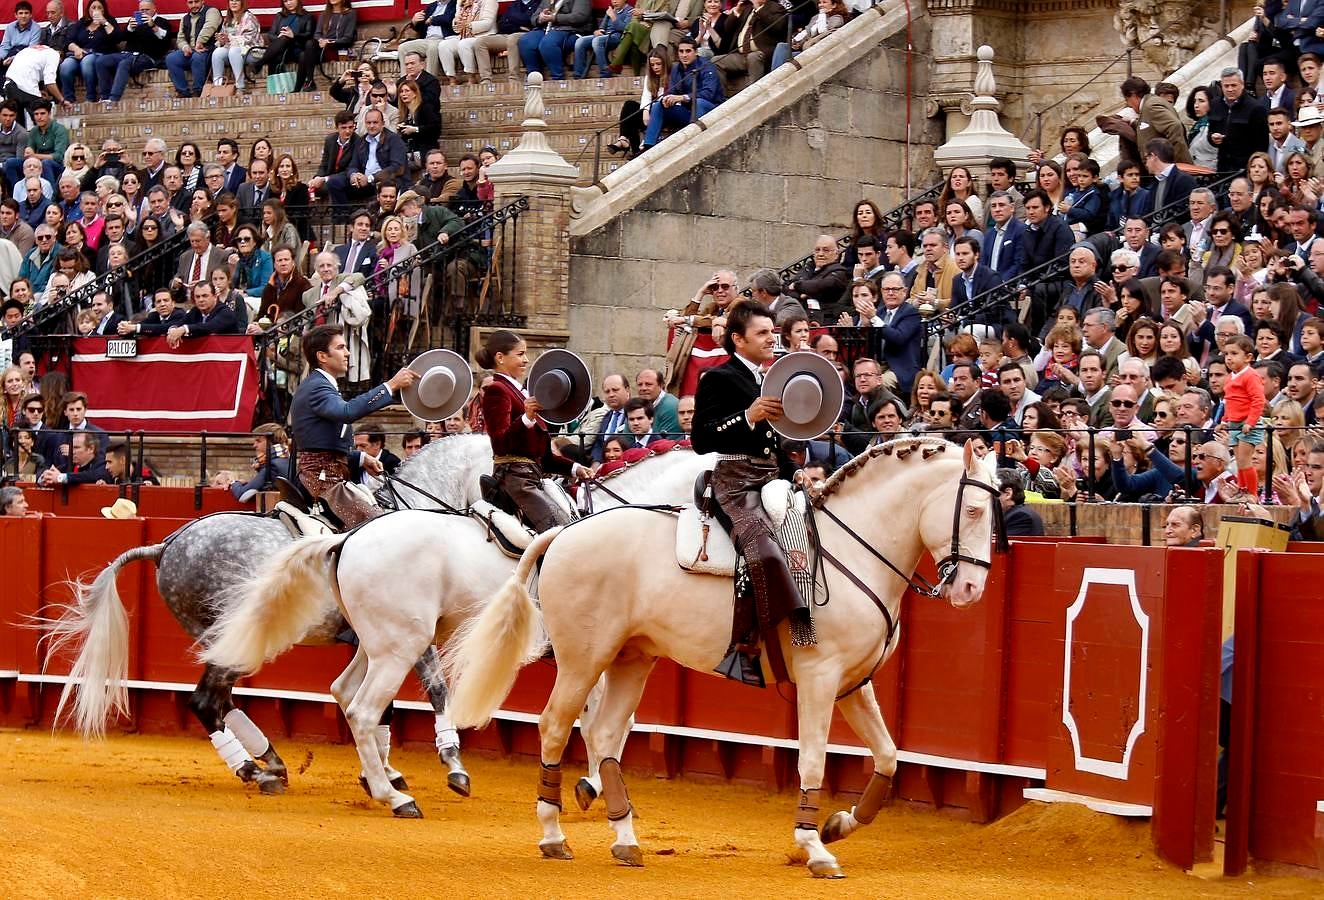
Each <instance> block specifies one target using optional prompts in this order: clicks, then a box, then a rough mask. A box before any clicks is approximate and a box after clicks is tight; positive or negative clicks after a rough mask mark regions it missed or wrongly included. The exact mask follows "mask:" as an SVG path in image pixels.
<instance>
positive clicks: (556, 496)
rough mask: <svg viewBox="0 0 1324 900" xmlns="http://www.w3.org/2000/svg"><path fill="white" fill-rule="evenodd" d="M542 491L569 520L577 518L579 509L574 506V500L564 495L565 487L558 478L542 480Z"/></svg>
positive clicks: (566, 494)
mask: <svg viewBox="0 0 1324 900" xmlns="http://www.w3.org/2000/svg"><path fill="white" fill-rule="evenodd" d="M542 489H543V490H544V491H545V492H546V493H547V496H548V497H551V498H552V502H553V503H555V504H556V505H557V506H559V507H560V508H561V512H563V513H565V514H566V515H567V516H569V517H570V518H571V519H578V518H579V507H578V506H576V505H575V501H574V498H572V497H571V496H570V495H569V494H568V493H566V489H565V487H564V486H563V485H562V483H561V479H559V478H544V479H543V480H542Z"/></svg>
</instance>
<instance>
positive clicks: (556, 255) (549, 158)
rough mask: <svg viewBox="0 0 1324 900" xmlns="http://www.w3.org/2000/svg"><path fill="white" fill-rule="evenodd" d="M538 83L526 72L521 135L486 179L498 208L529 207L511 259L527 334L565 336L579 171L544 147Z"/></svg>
mask: <svg viewBox="0 0 1324 900" xmlns="http://www.w3.org/2000/svg"><path fill="white" fill-rule="evenodd" d="M542 82H543V77H542V75H541V74H539V73H537V72H531V73H529V77H528V83H527V86H526V89H525V90H526V97H525V100H524V123H523V129H524V134H523V136H522V137H521V138H520V142H519V146H517V147H516V148H515V149H514V150H511V151H510V152H509V153H507V154H506V155H505V156H504V157H502V158H501V159H500V160H498V161H497V163H496V164H495V165H493V166H492V167H491V168H490V169H488V171H487V177H488V178H489V179H490V180H491V182H492V185H493V187H494V188H495V191H496V206H497V207H501V206H503V205H505V204H506V203H509V202H510V201H512V200H514V199H515V198H517V197H520V196H526V197H528V198H529V209H528V211H527V212H525V213H523V214H521V215H520V218H519V229H518V238H517V240H518V248H517V249H516V254H517V255H516V258H515V261H514V270H515V275H514V277H515V287H516V297H517V304H518V305H517V311H518V312H519V313H520V314H521V315H525V316H527V317H528V328H529V330H530V331H535V332H558V333H562V334H564V333H565V330H566V326H567V313H568V311H569V307H570V234H569V229H570V192H571V189H572V188H573V187H574V185H575V182H576V181H578V180H579V169H578V168H577V167H575V166H572V165H570V163H568V162H566V161H565V160H564V159H563V158H562V157H561V155H560V154H559V153H557V152H556V151H555V150H553V149H552V148H551V147H550V146H549V145H548V143H547V137H546V135H545V133H544V132H546V130H547V122H546V121H545V120H544V119H543V115H544V112H545V107H544V105H543V87H542ZM506 252H509V249H508V250H507V251H506Z"/></svg>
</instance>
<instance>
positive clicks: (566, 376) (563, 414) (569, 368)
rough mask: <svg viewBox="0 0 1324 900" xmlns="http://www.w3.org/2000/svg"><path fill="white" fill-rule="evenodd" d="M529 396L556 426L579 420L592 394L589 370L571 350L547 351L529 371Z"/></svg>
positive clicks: (546, 419) (591, 380)
mask: <svg viewBox="0 0 1324 900" xmlns="http://www.w3.org/2000/svg"><path fill="white" fill-rule="evenodd" d="M528 391H529V395H530V396H532V397H533V398H534V399H535V400H537V401H538V403H539V405H541V406H542V412H541V413H539V415H541V416H542V418H543V419H544V420H545V421H547V422H550V423H551V424H553V425H568V424H570V423H571V422H573V421H575V419H578V418H579V416H580V414H581V413H583V412H584V408H585V407H586V406H588V401H589V397H590V396H591V395H592V393H593V379H592V378H591V376H590V375H589V373H588V366H586V365H584V361H583V360H582V359H580V358H579V356H578V355H576V354H574V353H571V352H570V351H569V350H544V351H543V352H542V354H541V355H540V356H539V357H538V358H537V359H536V360H534V363H533V366H532V367H531V368H530V369H529V381H528Z"/></svg>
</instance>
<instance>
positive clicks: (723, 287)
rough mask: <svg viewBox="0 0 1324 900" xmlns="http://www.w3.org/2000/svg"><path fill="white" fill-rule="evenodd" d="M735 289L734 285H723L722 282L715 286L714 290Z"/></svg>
mask: <svg viewBox="0 0 1324 900" xmlns="http://www.w3.org/2000/svg"><path fill="white" fill-rule="evenodd" d="M733 287H735V285H734V284H723V283H722V282H720V281H718V282H716V283H714V284H713V290H720V291H729V290H731V288H733Z"/></svg>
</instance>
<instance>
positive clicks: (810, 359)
mask: <svg viewBox="0 0 1324 900" xmlns="http://www.w3.org/2000/svg"><path fill="white" fill-rule="evenodd" d="M762 396H764V397H775V398H776V399H778V400H780V401H781V402H782V417H781V418H780V419H779V420H777V421H776V422H773V423H772V428H773V430H774V431H776V432H777V433H778V434H780V435H781V436H782V437H784V438H789V439H791V440H793V441H812V440H814V439H815V438H817V437H821V436H822V435H823V434H825V433H826V432H827V431H828V430H829V429H831V428H832V426H833V425H834V424H836V421H837V418H838V417H839V416H840V415H841V405H842V402H843V401H844V400H845V399H846V388H845V387H844V386H843V385H842V383H841V375H840V374H838V372H837V367H836V366H835V365H833V364H832V361H831V360H829V359H828V358H827V357H825V356H820V355H818V354H817V353H814V352H813V351H811V350H797V351H796V352H794V353H788V354H786V355H785V356H783V357H782V358H781V359H779V360H777V361H776V362H775V363H773V364H772V368H771V369H769V370H768V374H766V375H764V376H763V391H762Z"/></svg>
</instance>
